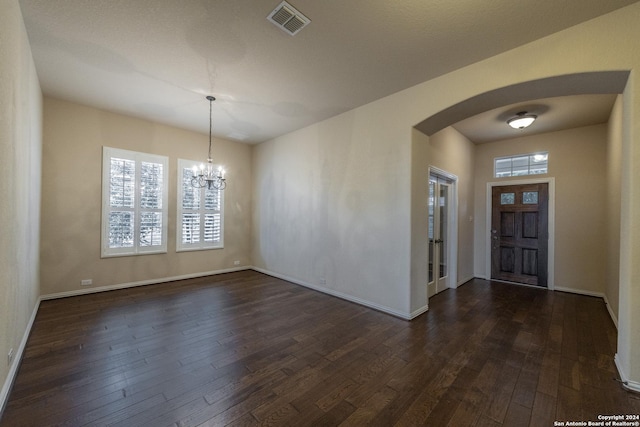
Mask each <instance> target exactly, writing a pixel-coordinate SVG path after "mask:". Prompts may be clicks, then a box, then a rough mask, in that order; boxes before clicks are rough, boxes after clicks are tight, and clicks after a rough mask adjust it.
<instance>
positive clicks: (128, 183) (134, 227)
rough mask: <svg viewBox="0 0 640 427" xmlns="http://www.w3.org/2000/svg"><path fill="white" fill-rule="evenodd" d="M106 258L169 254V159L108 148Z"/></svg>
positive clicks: (104, 177) (104, 220) (104, 197)
mask: <svg viewBox="0 0 640 427" xmlns="http://www.w3.org/2000/svg"><path fill="white" fill-rule="evenodd" d="M102 163H103V164H102V256H103V257H109V256H127V255H142V254H151V253H164V252H167V192H168V180H167V176H168V158H167V157H165V156H157V155H153V154H146V153H138V152H135V151H129V150H121V149H117V148H110V147H104V148H103V152H102Z"/></svg>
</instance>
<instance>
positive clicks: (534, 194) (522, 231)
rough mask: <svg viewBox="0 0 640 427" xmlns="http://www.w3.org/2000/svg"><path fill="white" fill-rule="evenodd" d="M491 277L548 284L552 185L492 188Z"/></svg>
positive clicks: (541, 284) (532, 283)
mask: <svg viewBox="0 0 640 427" xmlns="http://www.w3.org/2000/svg"><path fill="white" fill-rule="evenodd" d="M491 200H492V207H491V278H492V279H496V280H505V281H509V282H517V283H525V284H528V285H536V286H544V287H546V286H547V261H548V260H547V256H548V250H547V248H548V239H549V233H548V204H549V184H547V183H538V184H522V185H509V186H501V187H493V190H492V197H491Z"/></svg>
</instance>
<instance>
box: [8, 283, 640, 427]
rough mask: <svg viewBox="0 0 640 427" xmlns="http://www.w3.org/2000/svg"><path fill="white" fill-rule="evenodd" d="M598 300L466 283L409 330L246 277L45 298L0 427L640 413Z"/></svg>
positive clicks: (484, 422)
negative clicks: (621, 379)
mask: <svg viewBox="0 0 640 427" xmlns="http://www.w3.org/2000/svg"><path fill="white" fill-rule="evenodd" d="M615 350H616V330H615V327H614V325H613V323H612V321H611V319H610V318H609V315H608V313H607V310H606V308H605V305H604V303H603V301H602V300H601V299H598V298H591V297H585V296H578V295H573V294H566V293H560V292H555V293H554V292H548V291H545V290H539V289H533V288H527V287H521V286H516V285H508V284H502V283H490V282H487V281H483V280H473V281H471V282H469V283H467V284H465V285H464V286H462V287H460V288H458V289H457V290H447V291H444V292H442V293H440V294H438V295H437V296H435V297H434V298H432V299H431V300H430V310H429V311H428V312H427V313H425V314H424V315H422V316H421V317H419V318H417V319H415V320H413V321H411V322H407V321H404V320H401V319H397V318H394V317H391V316H389V315H386V314H383V313H380V312H377V311H374V310H370V309H367V308H365V307H362V306H359V305H356V304H352V303H349V302H346V301H342V300H340V299H337V298H333V297H330V296H327V295H324V294H321V293H317V292H314V291H311V290H308V289H306V288H303V287H300V286H297V285H294V284H291V283H288V282H285V281H282V280H279V279H275V278H272V277H269V276H265V275H263V274H260V273H257V272H254V271H243V272H237V273H229V274H224V275H219V276H213V277H206V278H201V279H194V280H188V281H181V282H173V283H166V284H160V285H150V286H145V287H139V288H132V289H126V290H119V291H111V292H104V293H99V294H92V295H85V296H79V297H72V298H64V299H60V300H55V301H43V302H42V304H41V306H40V310H39V312H38V315H37V318H36V321H35V324H34V326H33V330H32V333H31V336H30V338H29V341H28V344H27V348H26V350H25V354H24V358H23V361H22V364H21V366H20V370H19V373H18V376H17V379H16V382H15V385H14V387H13V390H12V392H11V395H10V399H9V402H8V404H7V406H6V409H5V411H4V414H3V416H2V420H1V421H0V426H2V427H5V426H38V427H41V426H50V425H63V426H85V425H88V426H106V425H109V426H159V427H163V426H172V427H177V426H179V427H186V426H199V425H203V426H222V425H233V426H244V425H269V426H275V425H294V426H324V425H326V426H333V425H343V426H360V425H380V426H391V425H399V426H419V425H429V426H445V425H451V426H474V425H475V426H528V425H532V426H552V425H553V422H554V420H559V421H588V420H597V416H598V415H599V414H603V415H605V414H606V415H614V414H639V413H640V400H639V396H638V395H636V394H633V393H630V392H627V391H624V390H623V389H622V388H621V387H620V385H619V384H618V383H617V382H616V381H615V380H614V378H616V377H617V373H616V369H615V366H614V362H613V355H614V354H615Z"/></svg>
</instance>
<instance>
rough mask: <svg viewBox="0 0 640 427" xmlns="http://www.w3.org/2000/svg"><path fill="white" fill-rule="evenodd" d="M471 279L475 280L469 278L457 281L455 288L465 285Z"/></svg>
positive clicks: (471, 277) (473, 277)
mask: <svg viewBox="0 0 640 427" xmlns="http://www.w3.org/2000/svg"><path fill="white" fill-rule="evenodd" d="M473 279H475V276H469V277H467V278H465V279H462V280H458V284H457V286H456V287H458V286H460V285H464V284H465V283H467V282H468V281H469V280H473Z"/></svg>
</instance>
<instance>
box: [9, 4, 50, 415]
mask: <svg viewBox="0 0 640 427" xmlns="http://www.w3.org/2000/svg"><path fill="white" fill-rule="evenodd" d="M0 11H2V13H0V200H1V202H0V385H1V387H2V389H1V390H0V407H1V406H2V404H3V403H4V400H5V397H6V396H7V393H8V388H9V385H10V381H11V378H12V377H13V372H15V370H16V369H17V366H18V363H17V360H18V358H19V356H20V354H19V347H20V345H21V344H23V343H24V340H23V336H24V335H25V333H26V332H28V331H27V328H28V325H29V322H30V319H31V316H32V314H33V313H34V309H35V308H36V306H37V301H38V246H39V224H40V158H41V143H40V141H41V127H42V95H41V92H40V85H39V83H38V78H37V76H36V70H35V67H34V64H33V60H32V57H31V48H30V47H29V41H28V40H27V33H26V30H25V28H24V25H23V21H22V16H21V13H20V7H19V5H18V2H17V1H15V0H0ZM10 349H13V352H14V358H13V362H12V363H11V364H10V365H9V364H8V363H7V354H8V353H9V350H10ZM0 409H1V408H0Z"/></svg>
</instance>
